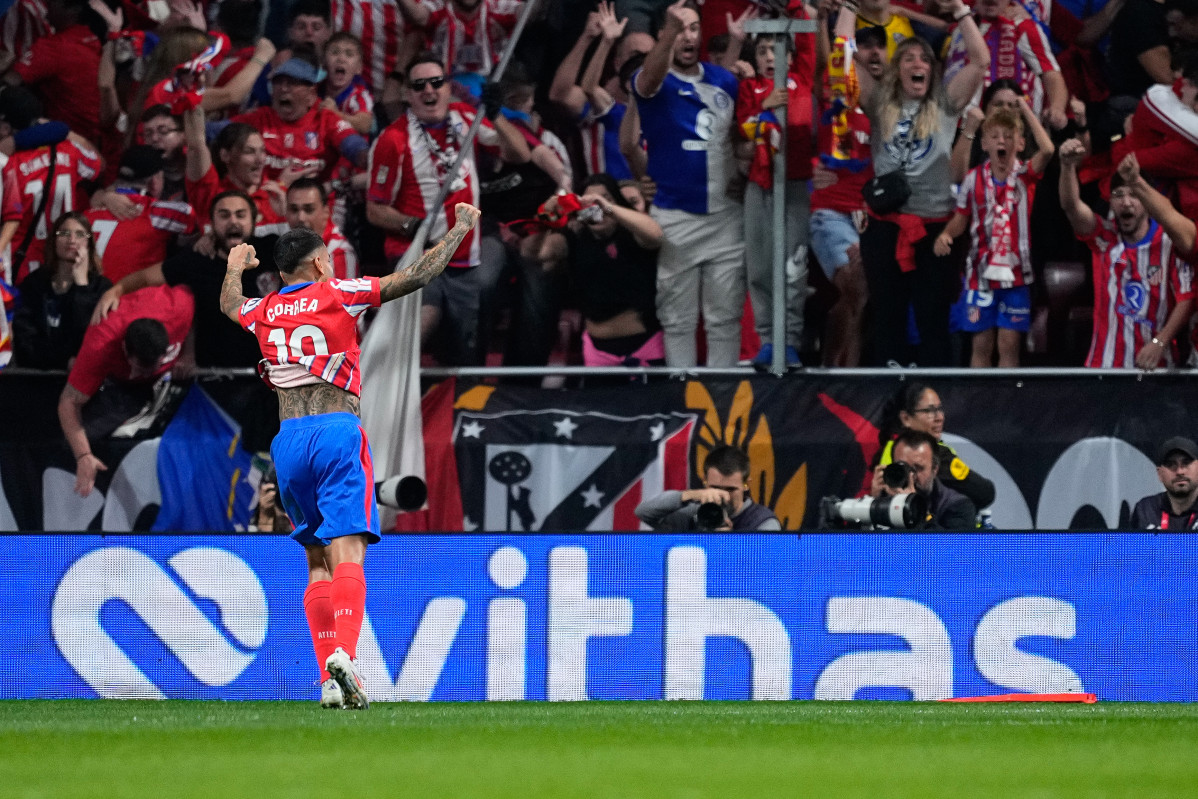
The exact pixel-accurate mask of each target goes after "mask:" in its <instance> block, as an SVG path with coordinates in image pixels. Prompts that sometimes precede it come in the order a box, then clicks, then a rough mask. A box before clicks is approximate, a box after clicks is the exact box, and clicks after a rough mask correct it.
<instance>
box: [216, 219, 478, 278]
mask: <svg viewBox="0 0 1198 799" xmlns="http://www.w3.org/2000/svg"><path fill="white" fill-rule="evenodd" d="M460 218H461V217H460V216H459V219H460ZM257 265H258V256H257V253H255V251H254V245H252V244H238V245H237V246H236V247H234V248H233V249H232V250H230V251H229V268H230V269H253V268H254V267H256V266H257Z"/></svg>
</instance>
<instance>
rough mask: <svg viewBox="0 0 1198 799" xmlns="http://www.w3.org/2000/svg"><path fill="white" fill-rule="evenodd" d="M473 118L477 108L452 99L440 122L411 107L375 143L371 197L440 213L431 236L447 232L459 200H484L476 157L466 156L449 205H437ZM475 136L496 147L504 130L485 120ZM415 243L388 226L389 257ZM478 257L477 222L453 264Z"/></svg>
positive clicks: (413, 212) (408, 210)
mask: <svg viewBox="0 0 1198 799" xmlns="http://www.w3.org/2000/svg"><path fill="white" fill-rule="evenodd" d="M473 119H474V109H473V108H471V107H470V106H468V105H465V104H463V103H452V104H450V106H449V115H448V117H447V118H446V120H445V122H444V123H443V124H441V125H438V126H436V127H426V126H425V125H423V124H421V122H420V120H418V119H416V117H415V116H414V115H413V114H412V113H411V112H410V111H409V112H408V113H407V114H405V115H404V116H402V117H400V118H399V119H397V120H395V121H394V122H392V123H391V124H390V125H388V126H387V128H386V129H385V130H384V131H383V132H382V133H381V134H379V137H378V139H377V140H376V141H375V143H374V146H373V147H371V148H370V166H369V170H370V184H369V186H368V187H367V190H366V191H367V194H366V199H367V200H369V201H370V202H374V203H379V204H380V205H389V206H391V207H392V208H395V209H396V210H398V211H399V212H400V213H401V214H404V215H406V216H415V217H420V218H422V219H423V218H424V217H427V216H428V215H429V214H435V218H434V222H433V226H432V230H431V232H430V234H429V241H436V240H437V239H439V238H440V237H442V236H444V235H445V234H446V233H447V232H448V231H449V229H450V228H451V227H452V226H453V224H454V222H455V219H456V213H455V211H454V207H455V206H456V205H457V204H458V203H460V202H465V203H470V204H471V205H473V206H475V207H477V206H478V202H479V199H478V170H477V169H476V167H475V159H474V158H466V159H464V160H463V162H462V166H461V168H460V169H459V170H458V174H457V176H456V177H455V179H454V182H453V185H452V188H451V191H450V192H449V196H447V197H446V198H445V205H444V206H443V207H442V208H441V209H440V212H439V213H438V212H437V211H436V209H434V208H433V207H432V204H433V202H434V201H435V200H436V198H437V193H438V192H439V191H440V189H441V183H442V181H444V180H445V179H446V178H447V175H448V172H449V168H450V166H452V165H453V161H454V159H455V158H456V156H457V152H458V147H459V146H460V142H461V141H462V140H463V139H464V138H465V135H466V130H467V129H468V128H469V127H470V123H471V121H473ZM474 142H475V147H478V146H484V147H496V146H498V144H499V134H498V133H496V132H495V128H494V127H492V126H491V124H490V123H489V122H487V121H484V122H483V124H482V125H480V126H479V129H478V135H477V136H476V137H475V139H474ZM410 243H411V242H410V240H409V239H406V238H403V237H402V236H400V235H399V234H396V233H391V232H388V233H387V238H386V241H385V243H384V252H385V253H386V255H387V257H388V258H399V257H400V256H402V255H403V253H404V251H405V250H407V248H408V244H410ZM478 263H479V231H478V228H477V227H476V228H475V229H474V230H473V231H471V232H470V235H469V236H467V237H466V238H465V239H464V240H463V241H462V243H461V245H459V247H458V249H457V251H456V252H454V254H453V259H452V260H451V261H450V266H458V267H462V266H476V265H478Z"/></svg>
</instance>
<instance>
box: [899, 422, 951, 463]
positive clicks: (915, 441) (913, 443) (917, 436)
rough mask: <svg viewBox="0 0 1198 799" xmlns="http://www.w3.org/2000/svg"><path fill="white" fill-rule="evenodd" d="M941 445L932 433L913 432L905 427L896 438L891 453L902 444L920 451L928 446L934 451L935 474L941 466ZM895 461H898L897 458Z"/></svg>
mask: <svg viewBox="0 0 1198 799" xmlns="http://www.w3.org/2000/svg"><path fill="white" fill-rule="evenodd" d="M939 443H940V442H938V441H937V440H936V437H935V436H934V435H932V434H931V433H925V432H924V431H922V430H912V429H911V428H910V427H904V428H903V429H902V430H900V431H899V434H898V435H897V436H896V437H895V439H894V449H892V450H891V453H893V452H895V451H896V450H897V449H898V448H899V445H900V444H902V445H903V446H904V447H907V448H908V449H919V448H920V447H923V446H926V447H927V448H928V449H930V450H931V451H932V472H933V473H934V472H935V471H936V467H937V466H939V464H940V447H939ZM895 460H897V458H896V459H895Z"/></svg>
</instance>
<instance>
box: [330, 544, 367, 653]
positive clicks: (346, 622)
mask: <svg viewBox="0 0 1198 799" xmlns="http://www.w3.org/2000/svg"><path fill="white" fill-rule="evenodd" d="M329 598H330V599H331V600H332V604H333V618H334V619H335V621H336V626H337V646H339V647H341V648H342V649H344V650H345V654H347V655H349V656H350V657H351V658H354V657H357V656H358V635H359V633H361V632H362V619H363V618H364V614H365V613H366V575H365V574H363V573H362V566H361V565H360V564H357V563H341V564H339V565H338V566H337V568H336V569H334V570H333V588H332V590H331V591H329Z"/></svg>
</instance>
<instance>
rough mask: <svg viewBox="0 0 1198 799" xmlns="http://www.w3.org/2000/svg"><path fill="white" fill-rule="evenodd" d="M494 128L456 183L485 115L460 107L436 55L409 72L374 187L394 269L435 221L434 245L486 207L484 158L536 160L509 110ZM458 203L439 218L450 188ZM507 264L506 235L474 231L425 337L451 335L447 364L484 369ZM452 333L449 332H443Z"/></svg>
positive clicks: (425, 319) (378, 154) (444, 279)
mask: <svg viewBox="0 0 1198 799" xmlns="http://www.w3.org/2000/svg"><path fill="white" fill-rule="evenodd" d="M486 109H487V120H486V121H484V122H483V124H482V126H481V127H479V129H478V134H477V135H476V137H475V139H474V142H473V150H472V151H471V154H470V155H471V157H467V158H466V159H465V160H463V161H462V165H461V167H460V168H459V170H458V173H457V174H456V175H452V176H451V175H450V174H449V170H450V168H451V167H452V165H453V162H454V160H455V159H456V157H457V154H458V151H459V150H460V148H461V146H462V142H463V141H464V139H465V135H466V131H467V129H468V128H469V127H470V123H471V122H472V121H473V119H474V114H475V113H476V112H475V110H474V109H473V108H472V107H470V106H468V105H466V104H464V103H458V102H453V101H452V98H451V97H450V86H449V81H448V80H447V77H446V74H445V68H444V66H443V65H442V64H441V63H440V61H438V60H437V57H436V56H435V55H433V54H432V53H427V52H426V53H421V54H419V55H417V56H416V57H415V58H414V59H413V60H412V62H411V64H410V65H409V66H408V111H407V113H406V114H404V115H403V116H402V117H400V118H399V119H397V120H396V121H395V122H393V123H391V124H390V125H389V126H387V128H386V130H384V131H383V132H382V133H381V134H379V137H378V139H377V140H376V141H375V143H374V146H373V147H372V148H371V150H370V165H369V167H368V172H369V175H370V183H369V186H368V188H367V194H366V218H367V219H368V220H369V221H370V223H371V224H373V225H377V226H378V227H380V228H382V229H383V231H384V232H385V234H386V238H385V240H384V245H383V249H384V253H385V254H386V256H387V259H388V260H389V261H395V260H398V259H400V258H402V257H403V255H404V252H405V251H406V250H407V249H408V246H409V245H410V244H411V243H412V238H413V237H414V236H415V235H416V231H417V230H418V229H419V227H420V223H421V221H422V220H423V219H424V218H425V217H426V216H428V215H429V214H432V215H433V223H432V230H431V231H430V233H429V237H428V240H429V241H436V240H437V239H439V238H440V237H441V236H444V235H445V233H446V232H447V231H448V230H449V229H450V228H451V227H452V225H453V220H454V219H455V211H454V209H455V208H456V206H457V204H458V203H468V204H470V205H473V206H475V207H477V206H478V204H479V188H478V185H479V184H478V171H477V169H476V166H475V165H476V161H477V156H478V152H479V148H486V149H487V150H490V151H492V152H494V153H496V154H497V155H498V156H499V157H500V158H502V159H503V160H504V161H506V162H508V163H516V164H523V163H527V162H528V160H529V158H530V153H529V148H528V143H527V142H526V141H525V139H524V137H523V136H522V135H521V134H520V132H519V131H517V130H516V128H515V127H514V126H513V125H512V123H511V122H509V121H508V120H507V119H506V118H505V117H503V116H502V115H500V114H499V104H498V103H493V102H488V103H487V105H486ZM446 181H449V184H450V185H449V193H448V194H447V195H446V197H445V203H444V205H443V206H442V207H441V208H436V209H435V208H433V207H432V204H433V202H434V201H435V200H436V197H437V194H438V192H439V191H440V190H441V186H442V185H443V184H444V183H445V182H446ZM505 262H506V254H505V251H504V247H503V244H502V243H501V241H500V240H499V237H498V235H489V236H483V235H482V234H481V232H480V231H479V229H478V228H475V229H474V230H472V231H471V232H470V233H469V234H468V235H467V236H466V237H465V238H464V239H463V240H462V242H461V244H460V245H459V246H458V247H457V249H456V250H455V251H454V253H453V255H452V257H451V259H450V262H449V268H448V269H446V270H445V271H444V272H443V273H442V274H441V276H440V277H439V278H438V279H437V280H435V281H433V282H432V283H431V284H430V285H429V286H428V287H427V288H425V289H424V292H423V295H422V299H421V303H422V307H421V320H420V328H421V329H420V334H421V340H422V341H424V342H427V341H428V340H429V338H430V337H431V336H432V335H433V333H434V332H436V331H437V330H438V328H440V329H442V330H443V331H444V338H443V339H442V340H441V341H440V342H439V343H440V344H442V345H444V346H443V347H442V348H441V349H442V350H443V351H442V352H440V353H439V356H440V358H441V360H442V362H444V363H447V364H451V365H462V366H469V365H478V364H481V363H482V358H483V355H484V353H485V347H484V339H485V334H486V324H485V321H484V319H483V316H484V314H483V309H485V308H486V307H488V305H489V302H490V299H491V297H492V296H493V295H494V293H495V290H496V287H497V286H498V283H499V276H500V274H501V273H502V272H503V267H504V264H505ZM442 323H444V324H442Z"/></svg>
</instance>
